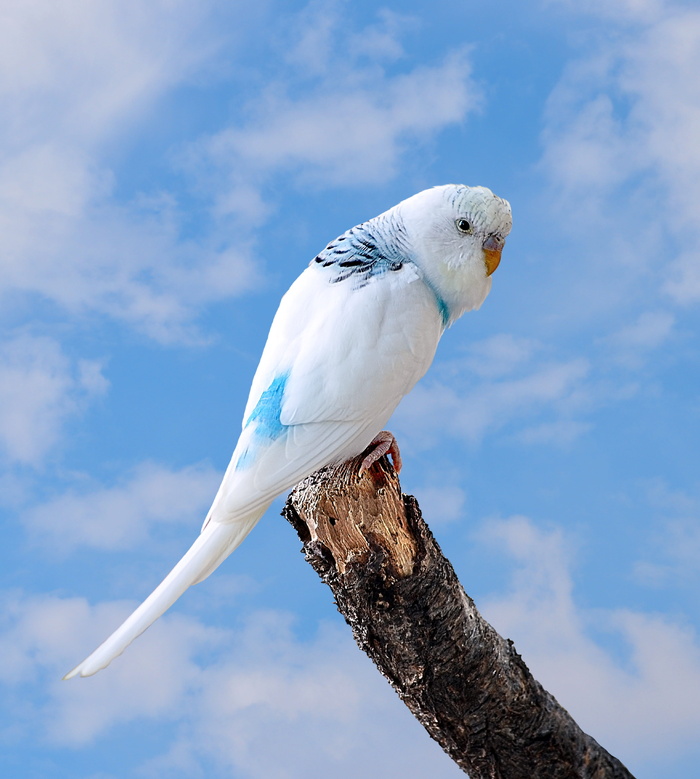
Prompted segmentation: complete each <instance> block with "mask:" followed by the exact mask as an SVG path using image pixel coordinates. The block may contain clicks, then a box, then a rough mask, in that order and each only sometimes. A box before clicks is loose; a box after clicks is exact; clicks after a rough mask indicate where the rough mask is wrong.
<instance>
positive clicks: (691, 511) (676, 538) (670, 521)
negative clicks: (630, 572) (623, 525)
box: [634, 480, 700, 590]
mask: <svg viewBox="0 0 700 779" xmlns="http://www.w3.org/2000/svg"><path fill="white" fill-rule="evenodd" d="M648 499H649V502H650V504H651V506H652V508H653V509H654V510H655V511H656V512H657V514H658V516H657V518H656V522H655V526H654V529H653V530H652V533H651V538H650V544H649V546H650V548H649V549H648V551H647V552H646V554H645V555H644V556H643V558H642V559H641V560H639V561H638V562H637V563H636V565H635V569H634V573H635V577H636V579H637V581H639V582H640V583H642V584H645V585H647V586H652V587H667V586H669V585H676V586H677V585H687V586H689V587H690V588H692V589H693V590H694V589H695V588H696V587H697V581H698V577H699V575H700V565H699V564H700V498H698V496H697V495H693V494H691V493H687V492H683V491H680V490H671V489H670V488H669V486H668V485H667V484H666V483H665V482H663V481H656V480H655V481H653V482H652V483H651V484H650V485H649V488H648Z"/></svg>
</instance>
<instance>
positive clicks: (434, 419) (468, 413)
mask: <svg viewBox="0 0 700 779" xmlns="http://www.w3.org/2000/svg"><path fill="white" fill-rule="evenodd" d="M543 351H545V350H544V346H543V345H542V344H539V343H537V342H535V341H534V340H530V339H524V338H518V337H514V336H510V335H499V336H493V337H491V338H488V339H485V340H484V341H481V342H478V343H475V344H473V345H472V346H470V347H469V348H468V349H466V350H465V352H464V356H463V357H462V358H461V359H454V360H448V361H443V362H441V363H440V364H439V365H436V366H435V368H434V369H433V371H434V372H433V374H432V376H433V377H434V378H431V377H430V376H429V377H428V378H427V379H424V380H423V382H422V383H421V384H419V385H418V386H417V387H416V388H415V389H414V390H413V391H412V393H411V394H410V395H409V396H408V397H407V398H405V399H404V400H403V402H402V405H401V406H400V407H399V410H398V411H397V413H396V415H395V418H396V422H397V425H398V426H399V428H400V429H401V431H402V434H403V435H405V436H406V437H407V438H408V439H409V440H411V441H413V442H416V443H417V444H418V445H419V446H421V445H432V443H434V441H435V440H436V437H438V436H442V435H447V436H452V437H455V436H456V437H458V438H461V439H463V440H466V441H469V442H471V443H478V442H480V441H481V439H482V438H483V436H484V434H485V433H486V432H487V431H491V432H494V431H497V430H501V429H503V428H506V427H510V428H511V429H513V428H515V429H516V430H520V432H522V430H523V427H524V426H530V425H533V424H536V425H541V424H543V423H547V424H551V422H552V417H554V419H555V420H556V421H557V423H559V422H562V421H564V422H570V421H571V415H572V414H576V413H578V412H579V411H580V410H581V409H582V408H586V407H587V406H588V405H590V402H591V397H590V388H589V384H588V377H589V373H590V365H589V362H588V360H586V359H585V358H583V357H574V358H571V359H568V360H559V361H557V360H553V359H551V358H549V359H548V358H547V357H546V356H544V355H543V354H542V352H543ZM554 429H555V428H552V430H554ZM562 429H563V428H562ZM584 429H585V427H582V426H577V427H575V428H573V429H572V428H567V434H566V436H565V438H566V440H570V434H571V433H572V432H576V433H580V432H582V431H583V430H584Z"/></svg>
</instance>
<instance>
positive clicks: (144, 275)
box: [0, 0, 255, 342]
mask: <svg viewBox="0 0 700 779" xmlns="http://www.w3.org/2000/svg"><path fill="white" fill-rule="evenodd" d="M216 6H217V4H216V3H210V2H204V3H195V2H190V1H189V0H176V2H175V3H174V4H173V3H172V2H170V0H167V1H166V0H162V2H161V0H158V2H155V3H151V4H149V5H148V6H144V5H143V4H142V3H138V2H131V0H128V2H125V3H123V2H116V1H115V0H98V1H97V2H93V3H85V2H80V1H79V0H73V1H72V2H68V3H62V4H61V7H60V9H59V8H58V7H57V6H56V4H55V3H51V2H48V1H46V0H39V1H38V2H35V3H20V2H11V3H10V4H9V5H8V6H7V8H4V13H3V24H2V29H1V30H0V97H1V98H2V100H3V103H4V107H5V114H6V115H7V117H8V121H7V122H3V124H2V126H1V127H0V257H1V258H2V259H1V260H0V264H1V266H2V274H1V276H2V281H0V300H1V301H2V303H3V305H5V306H6V307H7V306H8V303H9V301H12V302H13V303H16V302H17V301H18V299H19V300H22V299H23V298H28V299H29V300H30V301H36V300H42V301H46V300H49V301H51V302H53V303H56V304H58V306H60V307H61V308H62V309H63V310H65V311H67V312H68V313H69V314H71V315H76V314H77V315H84V314H85V313H95V312H96V313H99V314H104V315H107V316H111V317H115V318H117V319H120V320H122V321H126V322H127V323H129V324H130V325H133V326H135V327H137V328H139V329H141V330H143V331H145V332H147V333H148V334H149V335H151V336H152V337H154V338H157V339H158V340H161V341H164V342H168V341H176V340H181V339H183V338H188V337H189V338H192V337H194V335H193V333H192V331H191V329H190V327H189V324H190V321H191V320H192V319H193V317H194V315H195V313H196V309H197V307H198V306H201V305H202V304H204V303H207V302H210V301H216V300H220V299H222V298H225V297H228V296H231V295H235V294H238V293H240V292H242V291H245V290H247V289H249V288H250V287H251V286H252V285H253V284H254V283H255V273H254V271H253V265H252V263H251V261H250V259H249V251H248V246H247V242H248V241H249V236H243V237H241V240H240V242H239V243H238V245H236V247H235V248H234V247H233V245H231V244H230V243H229V241H226V240H222V238H221V236H218V235H213V234H212V235H211V236H210V237H209V238H208V239H206V240H204V241H200V242H199V243H195V242H194V241H191V240H190V241H188V240H186V239H185V238H184V237H183V235H182V233H183V229H184V225H185V219H184V217H183V215H182V214H181V213H180V211H179V209H178V206H177V204H176V203H175V202H174V201H173V200H172V199H171V198H170V197H168V196H167V195H166V196H161V195H160V194H159V193H156V194H155V195H153V194H152V193H151V196H150V200H148V199H144V198H141V199H138V198H136V199H133V200H132V201H130V202H126V203H124V202H120V199H119V198H118V197H117V196H116V195H115V192H114V189H115V186H114V185H115V176H114V174H113V172H112V171H111V170H110V169H109V168H108V167H107V164H106V162H105V160H106V159H107V157H108V156H109V153H110V151H112V150H113V149H114V147H115V145H117V144H118V142H119V141H122V140H123V139H124V138H125V137H127V136H128V134H129V132H130V131H133V129H134V127H135V126H137V125H138V122H139V121H143V120H144V119H145V118H147V117H148V116H149V112H152V111H153V110H154V108H155V106H156V104H157V101H158V100H159V99H160V97H161V96H163V95H164V94H165V93H166V92H167V91H168V90H170V89H172V88H173V87H174V86H175V85H177V84H181V83H182V82H183V81H185V80H187V79H188V78H190V77H191V76H192V75H193V73H194V72H196V71H197V70H198V69H201V68H202V67H204V66H205V64H206V63H207V62H208V61H209V60H210V59H211V57H212V55H213V54H214V53H215V52H216V50H217V49H218V47H219V45H220V44H221V42H222V38H221V35H220V33H218V32H217V31H216V29H215V22H214V17H215V15H216V14H215V13H214V11H215V9H216ZM240 10H241V11H243V8H241V9H240ZM175 11H176V12H175ZM245 26H246V25H245V24H244V23H243V22H241V25H240V27H241V28H244V27H245Z"/></svg>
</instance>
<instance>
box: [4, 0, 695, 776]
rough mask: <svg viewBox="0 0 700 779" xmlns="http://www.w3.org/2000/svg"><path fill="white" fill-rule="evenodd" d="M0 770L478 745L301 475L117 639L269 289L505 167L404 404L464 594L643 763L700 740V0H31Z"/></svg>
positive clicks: (7, 471)
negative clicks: (480, 284) (88, 673)
mask: <svg viewBox="0 0 700 779" xmlns="http://www.w3.org/2000/svg"><path fill="white" fill-rule="evenodd" d="M0 20H1V21H0V116H1V117H2V120H1V121H0V468H1V473H0V511H1V512H2V523H3V540H4V543H3V545H2V551H1V552H0V560H1V565H0V570H1V572H2V573H1V578H0V599H1V601H2V609H1V610H0V615H1V617H0V658H2V662H1V663H0V687H1V693H0V701H2V704H1V708H0V712H1V713H0V743H1V745H2V746H1V748H0V773H2V775H3V776H8V777H13V778H16V779H39V778H41V779H46V777H51V778H52V779H53V778H54V777H55V778H56V779H64V778H65V779H68V778H70V779H122V778H123V777H136V778H137V779H154V778H155V777H158V778H159V779H163V778H165V779H170V777H172V779H184V778H185V777H188V778H189V777H192V778H195V779H196V778H198V777H205V776H206V777H207V778H208V779H223V778H224V777H226V778H227V779H230V778H231V777H232V778H233V779H298V778H300V777H305V778H307V779H316V777H318V778H319V779H320V777H326V776H328V775H331V774H332V775H335V776H340V777H351V776H360V775H368V776H370V775H371V776H383V777H387V778H388V779H399V778H401V779H405V778H406V777H422V776H431V777H434V778H435V779H452V778H455V777H458V776H463V774H462V773H461V772H460V771H459V769H457V767H456V766H455V765H454V764H453V763H452V762H451V761H450V760H449V759H448V758H447V757H446V756H445V755H444V754H443V753H442V751H441V749H440V748H439V746H437V744H435V743H434V742H432V741H431V740H430V738H429V737H428V736H427V734H426V733H425V732H424V731H423V729H422V728H421V726H420V725H419V724H418V723H417V722H416V721H415V720H414V719H413V718H412V717H411V715H410V713H409V712H408V710H407V709H405V708H404V707H403V705H402V704H401V703H400V701H399V700H398V698H397V696H396V695H395V694H394V692H393V691H392V690H391V688H390V687H389V685H388V684H387V682H386V681H385V680H384V679H383V677H381V676H380V674H379V673H378V672H377V671H376V669H375V668H374V667H373V666H372V664H371V663H370V661H369V660H368V659H367V658H366V657H365V656H364V655H363V654H362V653H361V652H360V651H359V650H358V649H357V648H356V647H355V645H354V643H353V641H352V638H351V635H350V631H349V628H348V627H347V626H346V625H345V623H344V621H343V620H342V617H340V615H339V614H338V613H337V612H336V610H335V607H334V604H333V601H332V597H331V595H330V592H329V590H328V589H327V588H325V587H324V586H323V585H322V584H321V583H320V582H319V581H318V579H317V577H316V574H315V573H314V572H313V571H312V570H311V568H310V567H309V566H308V565H307V564H306V563H305V562H304V560H303V557H302V555H301V554H300V553H299V548H300V542H299V540H298V538H297V537H296V534H295V533H294V531H293V530H292V529H291V527H290V526H289V525H287V523H286V522H285V521H284V520H283V519H282V518H281V517H280V516H279V510H280V508H281V506H282V504H283V498H280V499H278V500H277V501H276V502H275V503H274V504H273V506H272V508H271V509H270V510H269V511H268V513H267V514H266V516H265V517H264V518H263V520H262V521H261V523H260V524H259V525H258V527H257V528H256V529H255V531H254V532H253V533H252V534H251V536H250V537H249V538H248V539H247V540H246V542H245V544H244V545H243V546H242V547H241V548H240V549H239V550H238V551H237V552H236V553H235V554H234V555H233V556H232V557H231V558H229V559H228V560H227V561H226V562H225V563H224V564H223V565H222V566H221V568H220V569H219V570H218V571H217V572H216V573H215V574H213V575H212V576H211V577H210V578H209V579H207V580H206V581H205V582H203V583H202V584H200V585H198V586H196V587H194V588H192V589H191V590H190V591H188V592H187V593H186V594H185V596H184V597H183V598H182V599H181V600H180V601H179V602H178V603H177V604H176V605H175V606H174V607H173V608H172V609H171V610H170V612H168V614H167V615H166V616H164V617H163V618H162V619H161V620H159V621H158V623H156V625H154V626H153V627H152V628H151V629H150V630H148V631H147V633H145V634H144V635H143V636H142V637H141V638H140V639H139V640H138V641H137V642H136V643H135V644H134V645H132V646H131V647H130V648H129V649H128V651H127V652H126V653H125V654H124V655H123V656H122V657H120V658H119V659H118V660H116V661H115V662H114V663H113V664H112V665H111V666H110V667H109V668H108V669H106V670H105V671H103V672H101V673H100V674H98V675H97V676H95V677H91V678H89V679H75V680H72V681H70V682H63V681H61V676H62V675H63V674H64V673H65V672H66V671H68V670H69V669H70V668H72V667H73V666H74V665H75V664H76V663H77V662H78V661H80V660H81V659H82V658H83V657H85V655H86V654H88V653H89V652H90V651H91V650H92V649H93V648H94V647H95V646H96V645H97V644H98V643H99V642H100V641H102V640H103V639H104V638H105V637H106V636H107V634H108V633H109V632H111V630H112V629H113V628H114V627H116V625H117V624H118V623H119V622H120V621H121V620H122V619H123V618H124V617H125V616H126V615H127V614H128V613H129V612H130V611H131V609H132V608H134V607H135V606H136V605H137V603H138V602H140V600H141V599H143V598H144V597H145V596H146V595H147V594H148V593H149V592H150V591H151V589H152V588H153V587H154V586H155V585H156V584H157V583H158V582H159V581H160V579H161V578H162V576H163V575H164V574H165V573H166V572H167V571H168V570H169V569H170V567H171V566H172V565H173V564H174V563H175V562H176V560H177V559H179V557H180V555H181V554H182V553H183V552H184V551H185V549H186V548H187V547H188V546H189V544H190V543H191V541H192V540H193V539H194V537H195V536H196V534H197V533H198V531H199V527H200V525H201V521H202V519H203V517H204V515H205V514H206V511H207V509H208V507H209V505H210V502H211V500H212V498H213V496H214V494H215V491H216V489H217V486H218V483H219V480H220V478H221V476H222V474H223V471H224V469H225V467H226V464H227V462H228V459H229V457H230V454H231V451H232V450H233V446H234V444H235V440H236V437H237V431H238V430H239V429H240V422H241V416H242V413H243V408H244V405H245V401H246V398H247V393H248V388H249V385H250V380H251V378H252V375H253V372H254V370H255V367H256V365H257V360H258V357H259V355H260V352H261V350H262V346H263V344H264V342H265V338H266V334H267V330H268V327H269V324H270V321H271V319H272V316H273V315H274V312H275V310H276V307H277V304H278V302H279V299H280V297H281V296H282V294H283V293H284V291H285V290H286V289H287V287H288V286H289V284H290V283H291V282H292V281H293V280H294V278H295V277H296V276H297V275H298V274H299V273H300V272H301V271H302V270H303V269H304V268H305V267H306V265H307V264H308V262H309V261H310V260H311V259H312V258H313V257H314V256H315V254H316V253H317V252H318V251H319V250H321V249H322V248H323V247H324V246H325V245H326V244H327V243H328V242H329V241H330V240H331V239H333V238H335V237H336V236H337V235H339V234H340V233H342V232H344V231H345V230H346V229H348V228H349V227H351V226H353V225H354V224H357V223H359V222H361V221H364V220H366V219H368V218H371V217H373V216H375V215H377V214H378V213H380V212H382V211H384V210H386V209H387V208H389V207H391V206H392V205H394V204H395V203H397V202H399V201H400V200H402V199H403V198H405V197H408V196H410V195H412V194H414V193H415V192H418V191H420V190H422V189H425V188H427V187H430V186H434V185H437V184H445V183H463V184H469V185H483V186H487V187H489V188H491V189H492V190H493V191H494V192H496V194H498V195H500V196H501V197H504V198H507V199H508V200H509V201H510V202H511V205H512V208H513V223H514V226H513V231H512V233H511V235H510V236H509V238H508V241H507V245H506V248H505V250H504V253H503V259H502V262H501V265H500V267H499V268H498V270H497V271H496V273H495V274H494V276H493V280H494V283H493V289H492V291H491V294H490V296H489V298H488V299H487V300H486V302H485V303H484V305H483V306H482V308H481V309H480V310H479V311H477V312H472V313H469V314H467V315H465V316H464V317H463V318H462V319H461V320H460V321H459V322H457V323H456V324H455V325H454V326H453V327H452V328H451V329H450V330H449V331H448V332H447V333H446V334H445V336H444V337H443V339H442V342H441V344H440V347H439V350H438V355H437V357H436V360H435V362H434V364H433V366H432V368H431V369H430V371H429V372H428V374H427V375H426V377H425V378H424V379H423V380H422V381H421V382H420V383H419V385H418V386H417V387H416V388H415V389H414V391H413V392H412V393H411V395H409V396H408V397H407V398H406V399H405V400H404V401H403V403H402V405H401V406H400V407H399V409H398V410H397V412H396V414H395V416H394V418H393V420H392V422H391V425H390V429H391V430H392V431H393V432H394V433H395V434H396V436H397V438H398V441H399V444H400V446H401V451H402V456H403V460H404V470H403V471H402V474H401V479H402V487H403V490H404V492H406V493H410V494H413V495H415V496H416V497H417V499H418V501H419V503H420V505H421V508H422V510H423V513H424V515H425V517H426V519H427V521H428V523H429V524H430V526H431V528H432V529H433V531H434V533H435V535H436V536H437V538H438V541H439V543H440V545H441V546H442V548H443V551H444V552H445V554H446V556H447V557H448V558H449V559H450V560H451V562H452V563H453V565H454V567H455V569H456V571H457V573H458V575H459V577H460V580H461V581H462V584H463V585H464V587H465V589H466V591H467V592H468V593H469V594H470V595H471V596H472V597H473V598H474V599H475V601H476V603H477V605H478V607H479V609H480V610H481V612H482V613H483V614H484V616H485V617H486V618H487V619H488V620H489V621H490V622H491V623H492V624H493V625H494V627H495V628H496V629H497V630H498V631H499V632H500V633H501V634H502V635H503V636H505V637H507V638H510V639H512V640H513V641H514V642H515V645H516V647H517V649H518V651H519V652H520V654H521V655H522V656H523V658H524V660H525V662H526V663H527V664H528V666H529V667H530V668H531V670H532V672H533V673H534V675H535V676H536V678H537V679H539V681H541V682H542V684H543V685H544V686H545V687H546V688H547V689H548V690H549V691H550V692H551V693H552V694H553V695H555V697H556V698H557V699H558V700H559V701H560V703H561V704H562V705H563V706H564V707H565V708H567V709H568V710H569V711H570V713H571V714H572V716H573V717H574V718H575V719H576V720H577V721H578V723H579V724H580V725H581V727H582V728H583V729H584V730H585V731H586V732H588V733H590V734H591V735H592V736H593V737H594V738H596V739H597V740H598V741H599V742H600V743H601V744H602V745H603V746H605V747H606V748H607V749H608V750H609V751H610V752H612V753H613V754H614V755H616V756H617V757H619V758H620V759H621V760H622V761H623V762H624V763H625V764H626V765H627V766H628V768H629V769H630V770H631V771H632V773H633V774H634V775H635V776H636V777H637V779H652V777H657V776H660V775H663V776H664V777H665V779H680V777H684V778H685V777H687V776H689V775H691V774H692V773H693V772H694V770H696V767H697V764H698V761H699V760H700V739H698V733H699V732H700V703H699V702H698V701H699V700H700V694H699V693H700V637H699V633H700V599H699V598H698V591H699V588H700V521H699V520H700V476H699V473H698V467H697V449H698V445H697V442H698V440H699V439H700V400H699V399H698V392H697V387H698V383H699V380H700V346H699V345H698V340H697V337H696V333H697V329H698V324H700V321H699V320H700V219H699V214H700V79H698V77H697V74H698V73H700V8H698V6H697V4H696V3H694V2H690V1H688V2H683V0H576V2H574V1H573V0H533V2H531V3H522V2H518V0H492V2H490V3H483V2H479V3H477V2H472V1H471V0H461V2H456V1H451V0H446V1H445V2H437V3H436V2H434V1H433V0H431V1H430V2H427V0H408V1H407V2H401V3H398V2H395V1H393V0H389V1H388V2H384V3H369V2H366V1H365V0H355V2H352V3H351V2H342V1H341V0H312V2H310V3H302V2H292V1H291V0H288V1H287V2H285V1H283V0H256V1H255V2H250V1H249V0H237V1H235V2H234V1H232V0H228V2H227V1H225V0H150V2H148V3H143V2H140V1H139V0H119V1H118V0H64V2H61V3H55V2H52V1H51V0H32V1H31V2H27V0H5V1H4V3H3V6H2V10H0Z"/></svg>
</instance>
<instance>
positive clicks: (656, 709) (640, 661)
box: [480, 517, 700, 770]
mask: <svg viewBox="0 0 700 779" xmlns="http://www.w3.org/2000/svg"><path fill="white" fill-rule="evenodd" d="M482 538H483V539H485V540H486V539H488V540H489V541H490V542H491V543H495V544H496V545H498V546H500V547H502V548H503V549H505V550H506V551H507V552H508V554H509V555H511V556H512V557H513V558H514V560H515V562H516V565H517V567H516V569H515V571H514V573H513V577H512V582H511V585H510V587H509V588H508V592H506V593H504V594H503V595H500V596H497V597H494V598H491V599H490V600H489V601H487V602H484V603H481V604H480V609H481V610H482V612H483V613H484V615H485V616H486V618H487V619H488V620H489V621H490V622H492V624H493V625H494V627H495V628H496V629H497V630H498V631H499V632H500V633H501V634H502V635H504V636H508V637H510V638H512V639H514V641H515V644H516V647H517V649H518V651H519V652H520V653H521V654H522V655H523V658H524V660H525V662H526V663H527V664H528V666H529V667H530V669H531V670H532V672H533V674H534V676H535V677H536V678H537V679H538V680H539V681H540V682H542V684H543V685H544V686H545V688H546V689H548V690H549V691H550V692H551V693H552V694H553V695H554V696H555V697H556V698H557V699H558V700H559V701H560V703H561V704H562V705H563V706H564V707H565V708H567V709H568V710H569V711H570V713H571V714H572V716H573V717H574V719H576V721H577V722H578V723H579V725H581V727H582V728H583V729H584V730H585V731H587V732H589V733H591V735H593V736H594V737H595V738H597V739H598V740H599V741H600V742H601V743H602V744H603V745H604V746H605V747H606V748H607V749H608V750H610V751H611V752H612V753H613V754H616V755H617V756H618V757H620V758H621V759H622V760H623V762H627V761H629V762H631V759H632V758H634V759H635V760H637V761H640V762H642V761H644V760H646V759H661V758H662V757H663V756H664V755H665V754H669V753H675V754H676V755H680V754H683V753H684V752H692V751H693V750H695V749H696V745H697V741H696V734H697V731H698V728H699V727H700V709H699V708H698V706H697V695H696V694H695V691H696V690H697V689H698V687H699V685H700V644H699V643H698V637H697V636H695V635H694V634H693V633H692V631H690V630H689V629H688V628H686V627H684V626H682V625H678V624H676V623H674V622H673V621H672V620H670V619H669V618H667V617H664V616H661V615H656V614H648V613H640V612H633V611H631V610H616V609H610V610H600V609H598V610H594V611H586V610H584V609H582V608H580V607H579V606H578V605H577V604H576V602H575V597H574V594H573V585H572V581H571V574H570V567H571V564H572V560H573V558H574V550H573V549H572V546H571V542H570V541H568V540H567V539H566V537H565V536H564V535H563V533H562V531H561V530H559V529H550V530H544V529H541V528H538V527H537V526H535V525H534V524H533V523H532V522H531V521H530V520H528V519H526V518H523V517H513V518H510V519H508V520H502V521H495V520H493V521H490V522H488V523H486V524H485V526H484V529H483V535H482ZM594 631H595V633H597V634H598V635H600V634H601V632H602V633H609V634H612V635H613V636H615V637H617V638H619V639H621V640H622V641H623V642H624V645H625V647H626V652H625V656H624V657H623V658H619V657H616V656H615V655H614V654H613V653H612V652H608V651H606V650H604V649H603V648H602V647H601V646H600V645H599V644H598V643H597V642H596V641H595V640H594V638H593V635H594ZM631 768H632V770H634V766H631Z"/></svg>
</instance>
